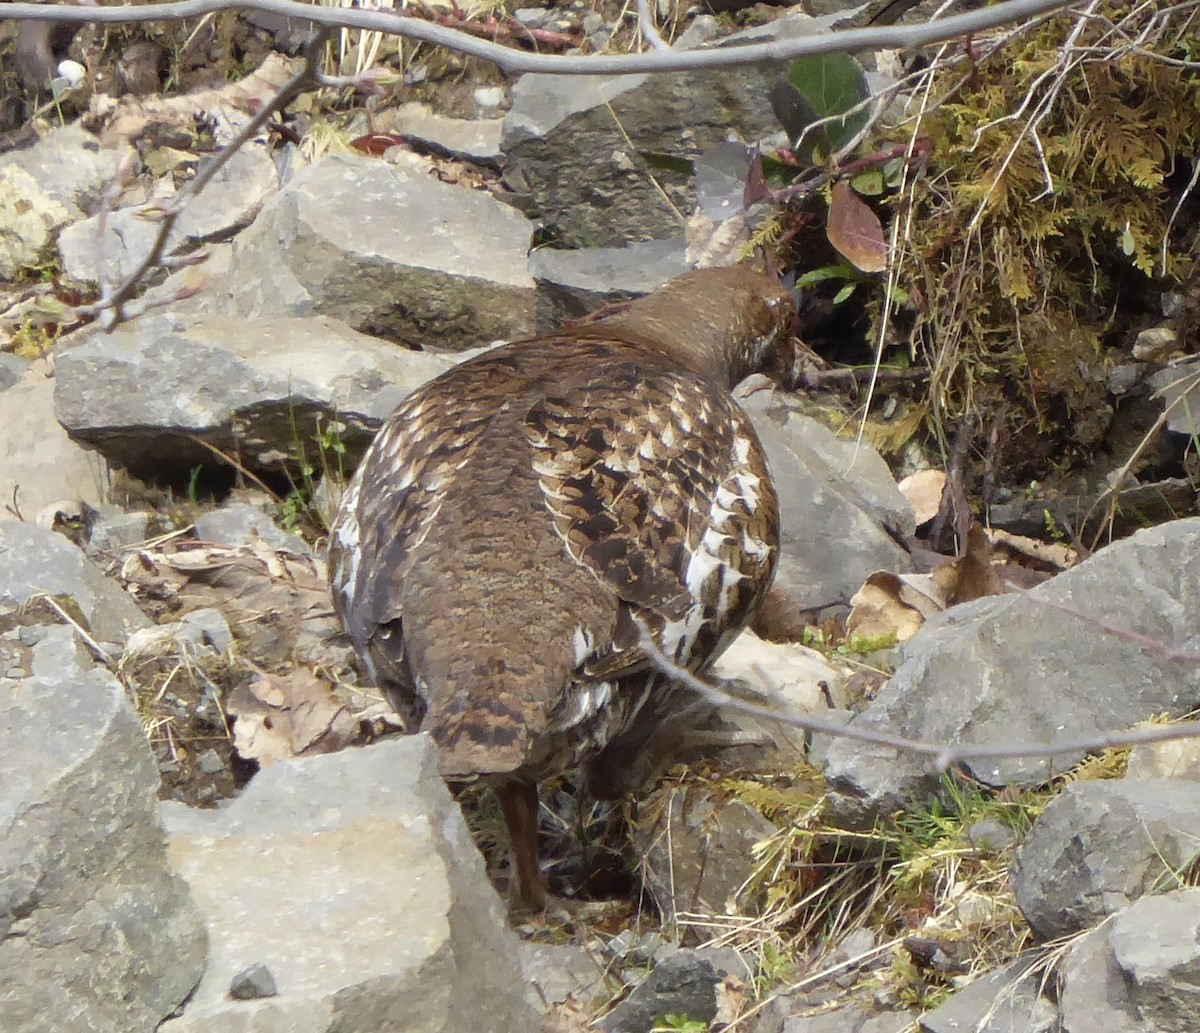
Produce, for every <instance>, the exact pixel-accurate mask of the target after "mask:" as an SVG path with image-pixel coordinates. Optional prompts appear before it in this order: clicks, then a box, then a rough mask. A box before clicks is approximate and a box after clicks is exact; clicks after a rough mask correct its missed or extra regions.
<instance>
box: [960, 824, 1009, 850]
mask: <svg viewBox="0 0 1200 1033" xmlns="http://www.w3.org/2000/svg"><path fill="white" fill-rule="evenodd" d="M967 838H968V839H969V840H970V841H971V843H972V844H973V845H974V846H977V847H980V848H981V849H983V850H1007V849H1008V848H1009V847H1010V846H1014V845H1015V844H1016V842H1017V834H1016V833H1015V832H1014V831H1013V830H1012V829H1011V828H1010V827H1009V826H1008V825H1005V824H1004V822H1002V821H1000V820H999V819H997V818H983V819H981V820H980V821H977V822H975V824H974V825H972V826H971V827H970V828H969V829H967Z"/></svg>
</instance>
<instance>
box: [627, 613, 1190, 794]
mask: <svg viewBox="0 0 1200 1033" xmlns="http://www.w3.org/2000/svg"><path fill="white" fill-rule="evenodd" d="M1036 601H1037V602H1044V600H1041V599H1036ZM1059 608H1061V607H1059ZM1068 612H1072V613H1073V612H1074V611H1068ZM1079 616H1083V617H1085V618H1086V619H1087V620H1092V618H1090V617H1087V616H1086V615H1084V614H1080V615H1079ZM1130 634H1131V633H1126V634H1124V635H1122V637H1123V638H1127V637H1129V635H1130ZM1133 640H1134V641H1136V639H1133ZM1138 644H1139V645H1144V643H1142V642H1138ZM641 646H642V649H643V650H644V651H645V653H646V656H647V658H648V659H649V661H650V663H651V664H652V665H653V666H654V667H655V668H657V669H658V670H659V671H661V672H662V673H663V674H665V675H666V676H667V677H668V678H670V679H671V680H672V681H675V682H678V683H679V684H680V685H683V686H684V687H685V688H688V689H690V690H691V691H693V692H695V693H696V694H697V695H699V696H701V697H703V698H704V699H706V700H708V701H709V702H710V703H713V704H714V705H716V706H719V707H725V708H727V709H729V710H733V711H736V712H737V713H740V714H746V715H748V716H750V717H757V718H760V719H764V720H768V721H779V722H781V723H782V724H786V725H791V726H792V727H794V728H801V729H803V730H804V731H806V732H818V733H820V734H822V735H831V736H835V737H838V738H842V739H853V740H855V741H857V742H865V743H870V744H871V745H873V746H887V747H890V748H891V749H894V750H897V751H898V752H902V753H915V754H917V755H918V756H923V757H929V758H930V759H931V760H932V761H933V762H934V766H935V767H936V769H937V770H938V771H946V770H947V769H949V768H951V767H954V766H955V765H958V764H963V763H966V762H967V761H972V760H999V759H1002V758H1006V757H1057V756H1061V755H1063V754H1073V753H1096V752H1097V751H1099V750H1104V749H1109V748H1111V747H1120V746H1138V745H1141V744H1142V743H1154V742H1167V741H1170V740H1173V739H1194V738H1200V721H1181V722H1179V723H1178V724H1171V725H1155V726H1153V727H1149V728H1138V729H1134V730H1129V731H1112V732H1097V733H1096V734H1095V735H1081V736H1076V737H1074V738H1063V739H1053V740H1051V741H1050V742H1037V743H1033V742H1030V743H1022V742H1016V743H1007V744H996V745H989V744H986V743H978V744H975V743H967V744H964V745H950V744H948V743H938V742H927V741H925V740H924V739H910V738H908V737H906V736H903V735H895V734H893V733H891V732H884V731H880V730H878V729H875V728H868V727H865V726H862V725H843V724H836V723H834V722H833V721H825V720H822V719H821V718H819V717H812V716H810V715H808V714H799V713H797V712H795V711H794V710H792V709H791V708H790V707H788V706H787V705H786V704H784V703H783V702H782V701H779V700H776V702H777V703H779V706H778V707H763V706H758V705H757V704H755V703H747V702H746V701H745V700H742V699H738V698H737V697H736V696H732V695H730V694H729V693H728V692H726V691H725V690H723V689H720V688H718V687H717V686H715V685H709V684H708V683H707V682H704V681H701V680H700V679H699V678H697V677H696V676H695V675H694V674H692V673H691V672H690V671H687V670H685V669H684V668H682V667H680V666H679V665H678V664H677V663H675V662H674V661H673V660H671V659H670V657H668V656H667V655H666V654H665V653H663V652H662V650H660V649H659V648H658V647H657V646H656V645H655V644H654V641H653V639H652V638H651V636H650V634H649V632H648V631H647V629H646V628H645V627H643V628H642V637H641ZM1183 658H1184V659H1185V660H1186V661H1187V662H1190V663H1200V656H1193V655H1191V654H1184V657H1183Z"/></svg>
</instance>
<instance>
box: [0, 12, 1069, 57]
mask: <svg viewBox="0 0 1200 1033" xmlns="http://www.w3.org/2000/svg"><path fill="white" fill-rule="evenodd" d="M1070 6H1072V4H1071V2H1070V0H1005V2H1003V3H999V4H994V5H993V6H991V7H983V8H980V9H978V10H974V11H967V12H964V13H962V14H955V15H951V16H950V17H948V18H941V19H938V20H937V21H932V22H922V23H918V24H914V25H877V26H872V27H868V28H863V29H846V30H842V31H839V32H829V33H823V34H817V35H812V36H803V37H800V38H798V39H786V40H776V41H774V42H771V43H754V44H747V45H744V46H726V47H713V48H709V49H698V50H681V51H675V50H670V51H654V52H652V53H649V54H630V55H607V54H599V55H588V56H571V55H564V56H559V55H554V54H527V53H524V52H522V51H519V50H514V49H511V48H509V47H504V46H501V45H500V44H498V43H491V42H489V41H487V40H481V39H475V38H474V37H472V36H469V35H467V34H466V33H463V32H458V31H456V30H454V29H448V28H444V27H443V26H440V25H434V24H432V23H430V22H426V21H422V20H420V19H416V18H407V17H404V16H402V15H397V14H395V13H394V12H390V11H368V10H362V9H349V8H340V7H338V8H334V7H323V6H320V5H309V4H304V3H298V2H296V0H178V2H176V3H162V4H145V5H140V6H137V7H130V6H120V7H84V6H80V5H72V4H32V3H10V4H0V20H10V19H26V20H29V21H60V22H88V23H92V24H101V23H103V24H114V23H116V24H129V23H133V22H151V21H178V20H180V19H183V18H197V17H200V16H202V15H206V14H213V13H216V12H218V11H231V10H237V11H243V10H254V11H265V12H268V13H271V14H278V15H283V16H284V17H288V18H296V19H299V20H301V21H308V22H312V23H315V24H317V25H322V26H325V27H326V28H330V29H334V28H349V29H366V30H369V31H375V32H383V33H387V34H389V35H394V36H402V37H406V38H409V39H416V40H420V41H422V42H425V43H432V44H435V45H437V46H443V47H446V48H447V49H448V50H453V51H457V52H458V53H460V54H466V55H468V56H469V57H477V58H480V59H482V60H484V61H489V62H491V63H492V64H494V65H496V66H497V67H498V68H500V69H501V70H502V71H504V72H505V73H507V74H509V75H512V74H518V73H522V72H547V73H550V74H557V75H617V74H623V73H631V72H653V73H665V72H683V71H693V70H697V69H711V68H730V67H733V66H737V65H752V64H759V63H761V62H764V61H788V60H791V59H793V58H797V57H802V56H808V55H816V54H835V53H846V54H853V53H859V52H862V51H877V50H911V49H914V48H916V47H923V46H926V45H928V44H931V43H941V42H944V41H945V40H949V39H956V38H959V37H962V36H971V35H975V34H978V33H981V32H986V31H987V30H989V29H995V28H998V27H1000V26H1002V25H1010V24H1013V23H1015V22H1023V21H1026V20H1028V19H1031V18H1037V17H1040V16H1043V15H1048V14H1052V13H1054V12H1056V11H1062V10H1065V9H1066V8H1068V7H1070Z"/></svg>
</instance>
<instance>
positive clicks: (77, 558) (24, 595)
mask: <svg viewBox="0 0 1200 1033" xmlns="http://www.w3.org/2000/svg"><path fill="white" fill-rule="evenodd" d="M37 595H51V596H65V597H67V598H68V599H70V600H71V601H72V602H73V603H74V604H75V605H76V606H77V607H78V608H79V612H80V613H81V614H82V615H83V618H84V620H85V621H86V622H87V625H88V630H89V631H90V632H91V633H92V635H93V636H94V637H95V638H97V639H99V640H100V641H102V642H118V641H121V642H123V641H124V640H125V637H126V636H127V635H128V634H129V632H131V631H135V630H136V629H138V628H144V627H148V626H149V624H150V620H149V619H148V618H147V617H146V616H145V614H143V613H142V611H141V610H139V609H138V608H137V606H136V604H135V603H134V602H133V600H132V599H131V598H130V597H129V596H128V595H126V594H125V591H124V590H123V589H122V588H121V586H120V585H118V584H117V583H116V582H115V581H113V580H111V579H109V578H107V577H105V576H104V573H103V572H102V571H101V570H100V568H99V567H97V566H96V564H95V563H93V562H92V561H91V560H90V559H88V558H87V557H86V556H85V555H84V554H83V552H82V550H80V549H79V548H78V547H77V546H75V545H72V544H71V543H70V542H69V541H67V539H66V538H64V537H63V536H62V535H60V534H57V533H55V532H54V531H51V530H48V529H47V528H44V527H38V526H37V525H36V524H21V523H3V524H0V605H2V604H7V605H20V604H21V603H24V602H26V601H27V600H29V599H31V598H32V597H34V596H37Z"/></svg>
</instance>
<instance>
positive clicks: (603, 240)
mask: <svg viewBox="0 0 1200 1033" xmlns="http://www.w3.org/2000/svg"><path fill="white" fill-rule="evenodd" d="M703 21H704V20H701V19H697V22H698V23H702V22H703ZM694 28H695V29H696V30H697V31H696V33H695V34H697V35H698V34H699V33H700V32H703V31H706V29H704V28H701V27H700V25H697V26H694ZM812 31H814V26H813V23H812V20H811V19H809V18H808V17H807V16H806V15H799V14H794V15H789V16H787V17H784V18H782V19H780V20H778V21H775V22H773V23H771V25H770V26H767V27H764V28H760V29H751V30H748V31H746V32H742V33H738V34H737V35H735V36H731V37H729V38H728V39H726V40H723V41H722V43H723V45H730V44H734V43H739V42H765V41H768V40H770V39H785V38H790V37H793V36H796V35H805V34H808V33H811V32H812ZM685 35H688V34H685ZM693 38H694V36H693ZM688 42H689V41H688V40H686V39H685V40H681V41H680V42H678V43H677V44H676V46H682V47H684V48H686V47H687V45H688ZM786 67H787V63H786V62H775V63H763V64H760V65H756V66H753V67H746V68H727V69H719V70H717V69H714V70H709V71H705V72H683V73H681V74H677V75H620V76H611V77H601V76H594V77H588V78H582V79H581V78H571V77H568V76H556V75H540V74H533V75H525V76H522V77H521V78H520V79H519V80H518V81H517V83H516V85H515V86H514V87H513V102H512V109H511V110H510V111H509V113H508V115H507V117H506V118H505V121H504V137H503V140H502V142H501V146H502V147H503V149H504V153H505V156H506V158H507V167H506V178H507V180H508V182H509V183H510V185H511V186H512V187H513V188H514V189H515V190H517V191H518V192H527V193H529V194H531V195H532V197H533V200H534V203H535V205H536V207H537V209H538V210H539V211H540V212H541V214H542V215H543V216H544V217H545V219H546V221H547V222H548V223H550V224H551V225H552V226H553V227H554V228H555V230H556V231H557V233H558V234H559V236H560V237H561V239H562V241H563V243H565V244H566V245H568V246H571V247H588V248H590V247H603V246H610V245H620V244H624V243H627V242H629V241H635V240H653V239H658V238H663V237H669V236H672V235H673V234H676V233H679V232H680V229H681V227H682V221H683V220H682V218H681V216H680V213H684V215H686V214H687V213H688V212H689V211H690V209H691V207H692V199H693V193H692V186H691V183H690V163H691V162H692V161H693V160H694V159H695V158H696V157H697V156H698V155H699V154H701V153H702V152H703V151H705V150H707V149H708V148H710V147H713V146H715V145H716V144H719V143H721V142H723V141H724V140H725V139H726V138H727V137H728V135H729V134H730V132H731V131H732V132H734V133H737V134H740V135H741V137H742V138H743V139H744V140H746V141H747V142H751V141H754V140H757V139H759V138H761V137H763V136H766V135H768V134H773V133H775V132H777V131H778V129H779V124H778V122H777V121H776V119H775V115H774V113H773V112H772V109H771V103H770V99H769V93H770V90H771V87H772V86H773V85H774V83H775V81H776V80H777V79H778V77H779V76H780V75H781V74H783V72H784V70H785V69H786ZM648 154H650V155H655V156H657V158H656V160H653V161H648V160H647V158H646V157H645V156H646V155H648ZM656 184H657V185H656ZM664 192H665V194H666V197H665V198H664V196H663V193H664ZM668 199H669V200H668Z"/></svg>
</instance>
